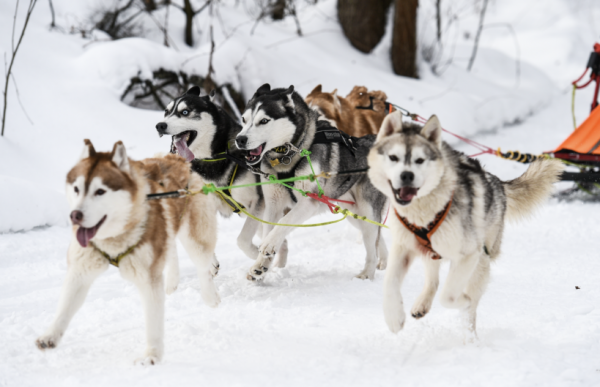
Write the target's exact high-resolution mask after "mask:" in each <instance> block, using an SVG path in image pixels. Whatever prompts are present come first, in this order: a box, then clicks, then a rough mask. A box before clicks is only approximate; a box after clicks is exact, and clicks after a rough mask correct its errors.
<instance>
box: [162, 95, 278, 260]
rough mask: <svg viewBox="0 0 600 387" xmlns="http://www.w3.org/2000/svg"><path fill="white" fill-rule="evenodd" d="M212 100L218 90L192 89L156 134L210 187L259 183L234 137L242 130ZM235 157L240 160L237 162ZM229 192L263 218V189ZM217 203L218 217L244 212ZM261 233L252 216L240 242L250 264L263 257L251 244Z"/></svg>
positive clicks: (173, 104)
mask: <svg viewBox="0 0 600 387" xmlns="http://www.w3.org/2000/svg"><path fill="white" fill-rule="evenodd" d="M213 98H214V91H213V92H212V93H211V95H210V96H208V95H207V96H203V97H200V88H199V87H198V86H194V87H192V88H190V89H189V90H188V91H187V92H186V93H185V94H184V95H182V96H180V97H179V98H177V99H175V100H174V101H172V102H171V103H169V104H168V105H167V109H166V110H165V117H164V119H163V121H161V122H159V123H158V124H157V125H156V130H157V131H158V133H159V135H161V136H162V135H169V136H172V137H171V153H177V154H179V155H180V156H182V157H184V158H185V159H186V160H187V161H189V162H190V163H191V168H192V171H194V172H196V173H197V174H199V175H200V176H201V177H202V179H203V180H204V181H205V182H207V183H212V184H214V185H215V186H217V187H226V186H231V185H244V184H251V183H257V182H259V181H260V177H259V175H256V174H254V173H252V172H251V171H250V170H249V169H248V168H246V167H245V159H244V156H243V155H242V154H241V153H239V150H238V149H237V147H236V145H235V136H237V134H238V133H239V132H240V130H242V127H241V125H239V124H238V123H237V122H236V121H234V120H233V119H232V118H231V117H230V116H229V114H227V112H225V111H224V110H223V109H222V108H221V107H220V106H218V105H216V104H215V103H213ZM227 156H229V157H227ZM231 156H233V158H238V159H239V161H238V162H237V163H236V161H234V160H233V158H232V157H231ZM240 164H241V165H243V166H241V165H240ZM226 193H227V194H229V195H230V196H231V197H232V198H233V199H234V200H235V201H237V202H238V203H240V204H241V205H243V206H244V207H245V208H246V210H247V211H248V212H250V213H251V214H252V215H254V216H256V217H259V218H260V217H261V216H262V213H263V211H264V200H263V193H262V190H261V188H260V187H259V186H258V187H245V188H236V189H233V190H231V191H230V192H226ZM218 203H219V205H218V210H219V213H220V214H221V215H223V216H224V217H229V216H231V214H232V213H234V212H239V211H238V210H237V209H236V208H235V205H233V204H232V203H229V204H228V203H226V202H224V201H219V202H218ZM260 230H261V228H260V223H258V222H257V221H255V220H253V219H251V218H250V217H248V218H246V221H245V223H244V226H243V228H242V231H241V233H240V235H239V236H238V239H237V244H238V247H239V248H240V250H242V251H243V252H244V254H246V255H247V256H248V257H249V258H251V259H256V255H257V254H258V247H257V246H256V245H255V244H253V243H252V238H253V237H254V235H255V234H256V233H257V232H259V231H260ZM286 257H287V241H286V242H284V244H283V246H282V254H281V256H280V257H279V262H278V263H279V265H280V266H281V267H283V266H285V262H286Z"/></svg>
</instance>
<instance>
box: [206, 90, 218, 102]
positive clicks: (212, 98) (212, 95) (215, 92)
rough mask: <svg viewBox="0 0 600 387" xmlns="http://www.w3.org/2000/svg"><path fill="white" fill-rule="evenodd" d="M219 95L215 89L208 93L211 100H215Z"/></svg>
mask: <svg viewBox="0 0 600 387" xmlns="http://www.w3.org/2000/svg"><path fill="white" fill-rule="evenodd" d="M216 95H217V90H215V89H213V90H212V91H211V92H210V94H209V95H208V98H209V99H210V102H215V96H216Z"/></svg>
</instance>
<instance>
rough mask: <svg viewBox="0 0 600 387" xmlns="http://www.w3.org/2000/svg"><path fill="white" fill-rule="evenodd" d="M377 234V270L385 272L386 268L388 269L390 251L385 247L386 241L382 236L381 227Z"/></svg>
mask: <svg viewBox="0 0 600 387" xmlns="http://www.w3.org/2000/svg"><path fill="white" fill-rule="evenodd" d="M377 233H378V234H377V235H378V236H377V256H378V257H379V262H378V263H377V269H378V270H385V268H386V267H387V259H388V249H387V246H386V245H385V241H384V240H383V236H382V235H381V227H379V230H378V231H377Z"/></svg>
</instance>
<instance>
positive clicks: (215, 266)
mask: <svg viewBox="0 0 600 387" xmlns="http://www.w3.org/2000/svg"><path fill="white" fill-rule="evenodd" d="M220 268H221V265H220V264H219V261H218V260H217V256H216V255H215V256H213V259H212V262H211V265H210V269H209V271H210V274H211V275H212V276H213V277H216V276H217V274H219V269H220Z"/></svg>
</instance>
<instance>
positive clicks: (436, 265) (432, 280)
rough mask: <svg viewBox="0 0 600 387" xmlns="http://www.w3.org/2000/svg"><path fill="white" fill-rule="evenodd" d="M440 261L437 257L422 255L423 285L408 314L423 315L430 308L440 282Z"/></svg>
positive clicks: (417, 316)
mask: <svg viewBox="0 0 600 387" xmlns="http://www.w3.org/2000/svg"><path fill="white" fill-rule="evenodd" d="M440 261H441V260H439V259H431V258H429V257H423V266H425V287H424V288H423V291H421V294H420V295H419V297H418V298H417V300H416V301H415V303H414V305H413V307H412V309H411V310H410V314H411V315H412V316H413V317H414V318H417V319H418V318H421V317H423V316H425V315H426V314H427V313H428V312H429V310H430V309H431V304H432V303H433V298H434V297H435V293H436V292H437V289H438V285H439V284H440Z"/></svg>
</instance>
